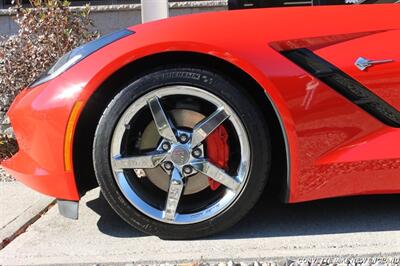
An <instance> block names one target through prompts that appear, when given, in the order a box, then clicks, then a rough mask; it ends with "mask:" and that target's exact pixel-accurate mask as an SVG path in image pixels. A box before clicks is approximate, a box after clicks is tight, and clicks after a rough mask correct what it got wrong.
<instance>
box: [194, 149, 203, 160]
mask: <svg viewBox="0 0 400 266" xmlns="http://www.w3.org/2000/svg"><path fill="white" fill-rule="evenodd" d="M201 154H202V152H201V150H200V149H199V148H196V149H194V150H193V151H192V155H193V157H195V158H199V157H200V156H201Z"/></svg>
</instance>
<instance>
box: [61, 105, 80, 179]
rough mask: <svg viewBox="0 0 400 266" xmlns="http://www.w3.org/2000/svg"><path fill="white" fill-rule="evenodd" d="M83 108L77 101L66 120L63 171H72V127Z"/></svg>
mask: <svg viewBox="0 0 400 266" xmlns="http://www.w3.org/2000/svg"><path fill="white" fill-rule="evenodd" d="M82 107H83V102H82V101H77V102H76V103H75V104H74V107H73V108H72V111H71V114H70V116H69V119H68V124H67V130H66V132H65V139H64V168H65V171H67V172H70V171H72V141H73V134H74V128H75V127H74V126H75V125H76V120H77V119H78V116H79V113H80V111H81V109H82Z"/></svg>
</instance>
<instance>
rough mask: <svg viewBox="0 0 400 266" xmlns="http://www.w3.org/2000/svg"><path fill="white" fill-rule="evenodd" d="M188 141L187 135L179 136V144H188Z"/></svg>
mask: <svg viewBox="0 0 400 266" xmlns="http://www.w3.org/2000/svg"><path fill="white" fill-rule="evenodd" d="M188 140H189V137H188V135H186V134H182V135H180V136H179V141H180V142H181V143H183V144H184V143H186V142H188Z"/></svg>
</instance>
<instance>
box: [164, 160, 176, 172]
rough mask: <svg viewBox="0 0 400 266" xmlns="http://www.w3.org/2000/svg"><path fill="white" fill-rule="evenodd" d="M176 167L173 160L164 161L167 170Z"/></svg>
mask: <svg viewBox="0 0 400 266" xmlns="http://www.w3.org/2000/svg"><path fill="white" fill-rule="evenodd" d="M173 167H174V165H173V164H172V163H171V162H165V163H164V168H165V170H168V171H169V170H172V168H173Z"/></svg>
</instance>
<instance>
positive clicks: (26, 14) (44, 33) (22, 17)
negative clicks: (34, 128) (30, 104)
mask: <svg viewBox="0 0 400 266" xmlns="http://www.w3.org/2000/svg"><path fill="white" fill-rule="evenodd" d="M30 3H31V6H30V7H23V6H21V4H20V2H19V1H17V2H15V3H14V6H13V7H12V8H10V9H11V12H15V14H16V16H15V22H16V24H17V25H18V26H19V31H18V33H17V34H15V35H12V36H10V37H8V38H5V39H4V40H1V39H0V123H2V121H3V119H4V114H5V112H7V110H8V108H9V106H10V104H11V102H12V100H13V99H14V98H15V96H16V95H17V94H18V93H19V92H20V91H21V90H22V89H24V88H25V87H27V86H28V85H29V84H30V83H31V82H33V81H34V80H35V79H36V78H37V77H39V76H40V75H41V74H42V73H43V72H44V71H45V70H47V69H48V68H49V67H50V66H51V65H52V64H54V63H55V61H56V60H57V59H58V58H59V57H61V56H62V55H63V54H65V53H66V52H68V51H70V50H72V49H74V48H75V47H78V46H80V45H82V44H84V43H86V42H88V41H91V40H93V39H95V38H97V37H98V33H97V32H95V31H93V30H92V29H93V28H94V25H93V22H92V20H91V19H90V17H89V12H90V7H89V6H88V5H86V6H85V7H83V8H80V9H75V10H73V9H71V8H70V2H68V1H60V0H31V1H30ZM27 115H29V114H27ZM2 124H3V123H2ZM10 137H11V136H7V130H6V125H3V126H2V128H1V130H0V161H1V160H2V159H4V158H7V157H8V156H10V155H11V154H12V153H13V152H15V149H17V147H15V146H16V143H14V142H13V141H11V140H10Z"/></svg>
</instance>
